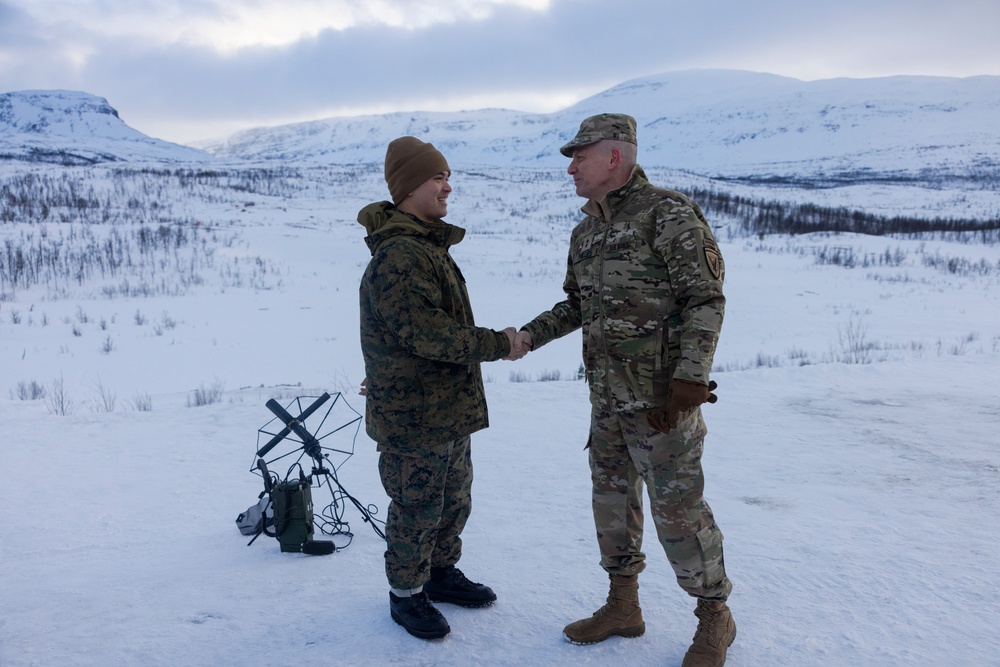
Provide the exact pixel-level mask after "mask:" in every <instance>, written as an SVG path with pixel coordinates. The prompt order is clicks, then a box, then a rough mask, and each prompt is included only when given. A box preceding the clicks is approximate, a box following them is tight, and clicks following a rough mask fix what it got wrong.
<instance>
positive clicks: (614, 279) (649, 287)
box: [523, 166, 725, 411]
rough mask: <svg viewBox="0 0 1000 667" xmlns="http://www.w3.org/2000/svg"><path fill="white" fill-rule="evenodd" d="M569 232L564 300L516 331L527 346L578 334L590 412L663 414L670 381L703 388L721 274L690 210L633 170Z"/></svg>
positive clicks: (711, 241) (717, 256)
mask: <svg viewBox="0 0 1000 667" xmlns="http://www.w3.org/2000/svg"><path fill="white" fill-rule="evenodd" d="M583 212H584V213H586V214H587V217H586V218H584V219H583V220H582V221H581V222H580V223H579V224H578V225H577V226H576V228H575V229H574V230H573V234H572V236H571V238H570V248H569V259H568V262H567V268H566V280H565V281H564V283H563V290H564V291H565V292H566V300H565V301H562V302H560V303H558V304H556V305H555V306H554V307H553V308H552V309H551V310H549V311H547V312H544V313H542V314H541V315H539V316H538V317H536V318H535V319H534V320H532V321H531V322H530V323H528V324H526V325H525V326H524V327H523V328H524V329H527V330H528V331H529V332H530V333H531V337H532V340H533V342H534V346H535V348H536V349H537V348H538V347H540V346H542V345H544V344H545V343H547V342H549V341H551V340H553V339H555V338H559V337H560V336H564V335H566V334H567V333H569V332H571V331H573V330H574V329H576V328H578V327H582V329H583V359H584V367H585V368H586V371H587V381H588V383H589V385H590V396H591V402H592V404H593V405H594V406H595V407H597V408H599V409H608V410H615V411H632V410H644V409H649V408H653V407H657V406H660V405H663V404H664V403H665V401H666V395H667V388H668V385H669V383H670V381H671V379H679V380H688V381H690V382H698V383H701V384H708V380H709V372H710V370H711V368H712V358H713V356H714V354H715V346H716V343H717V341H718V337H719V331H720V329H721V327H722V318H723V313H724V309H725V297H724V296H723V294H722V283H723V280H724V278H725V265H724V264H723V261H722V255H721V253H720V252H719V246H718V245H717V244H716V242H715V237H714V236H713V235H712V230H711V228H710V227H709V225H708V222H707V221H706V220H705V216H704V214H702V212H701V209H700V208H699V207H698V205H697V204H695V203H694V202H692V201H691V200H690V199H688V198H687V197H686V196H685V195H683V194H681V193H679V192H675V191H673V190H665V189H662V188H657V187H654V186H653V185H651V184H650V183H649V181H648V180H646V175H645V173H644V172H643V171H642V168H641V167H638V166H637V167H635V169H634V170H633V172H632V175H631V178H630V179H629V181H628V182H627V183H626V184H625V185H623V186H622V187H620V188H618V189H617V190H613V191H611V192H609V193H608V195H607V196H606V197H605V199H604V200H603V201H602V202H599V203H598V202H595V201H589V202H588V203H587V205H586V206H584V207H583Z"/></svg>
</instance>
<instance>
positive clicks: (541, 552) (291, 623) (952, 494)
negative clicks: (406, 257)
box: [0, 172, 1000, 667]
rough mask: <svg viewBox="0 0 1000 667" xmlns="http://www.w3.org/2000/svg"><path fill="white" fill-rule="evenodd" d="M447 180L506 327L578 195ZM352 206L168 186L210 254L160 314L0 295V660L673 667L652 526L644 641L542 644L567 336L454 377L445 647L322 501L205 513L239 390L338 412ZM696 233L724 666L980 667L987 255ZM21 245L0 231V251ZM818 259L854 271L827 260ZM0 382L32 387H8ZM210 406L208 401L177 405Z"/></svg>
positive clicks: (884, 243) (569, 557)
mask: <svg viewBox="0 0 1000 667" xmlns="http://www.w3.org/2000/svg"><path fill="white" fill-rule="evenodd" d="M556 173H557V174H558V172H556ZM484 174H485V175H484ZM536 176H537V175H536ZM452 183H453V185H454V186H455V196H454V201H453V203H452V207H451V211H452V214H451V215H450V216H449V220H451V221H452V222H454V223H456V224H462V225H465V226H468V227H469V229H470V234H469V236H468V237H467V238H466V240H465V241H464V242H463V243H462V244H461V245H459V246H457V247H456V248H455V250H454V255H455V257H456V259H457V260H458V262H459V264H460V265H461V266H462V269H463V272H464V273H465V276H466V278H467V280H468V283H469V290H470V293H471V296H472V300H473V305H474V307H475V310H476V315H477V320H478V322H479V323H480V324H482V325H485V326H493V327H495V328H502V327H503V326H506V325H520V324H522V323H523V322H525V321H527V320H528V319H530V318H531V317H533V316H534V315H535V314H537V312H539V311H540V310H541V309H543V308H546V307H549V306H551V305H552V304H553V303H554V302H555V301H556V300H558V299H559V298H560V297H561V290H560V284H561V280H562V274H563V270H564V269H563V267H564V263H565V257H564V253H565V246H566V241H567V239H568V234H569V229H570V226H571V225H572V218H573V214H572V211H573V210H574V209H575V207H576V204H577V203H578V202H576V201H575V200H574V198H573V197H572V193H571V192H570V188H569V187H568V183H566V182H561V181H560V180H559V176H558V175H557V176H554V177H552V178H551V180H545V179H540V178H537V177H534V178H532V179H527V180H524V181H520V180H518V177H517V175H516V174H514V175H512V176H511V177H510V178H509V179H508V180H507V181H500V182H499V187H498V181H497V179H496V178H495V174H494V175H493V176H492V177H491V176H490V174H488V173H486V172H483V174H480V175H478V176H469V177H467V178H465V179H463V176H462V174H461V173H457V174H456V175H455V177H454V178H453V179H452ZM383 187H384V185H383V184H382V183H381V180H380V176H379V174H377V173H370V174H368V175H366V176H363V177H362V178H360V179H359V180H355V181H348V180H346V179H345V180H344V181H343V182H342V183H339V184H330V183H327V184H325V185H323V186H322V187H321V186H320V185H315V186H310V187H309V188H304V189H302V190H298V191H297V192H296V194H295V196H291V197H286V198H283V197H265V196H259V195H254V194H251V193H241V192H234V191H227V192H225V193H222V194H220V195H219V196H218V197H215V198H209V199H206V200H205V201H204V202H203V203H202V204H201V205H200V206H199V205H195V204H192V203H186V204H185V203H184V196H183V195H182V194H181V193H176V197H172V198H171V200H172V201H176V202H178V203H177V204H176V206H178V207H180V209H183V207H185V206H189V207H191V213H190V214H191V216H192V217H195V216H196V217H197V227H198V230H197V231H196V230H194V229H192V230H189V231H191V232H192V233H197V234H198V235H200V236H198V238H199V239H204V240H205V242H206V243H207V244H208V246H209V247H214V248H215V250H214V254H212V255H211V259H209V253H208V252H207V251H206V252H205V253H203V254H202V255H200V256H199V257H200V261H202V262H203V264H202V265H201V266H202V268H201V269H199V270H194V269H190V268H189V269H187V270H185V271H179V272H177V273H176V274H169V273H167V274H165V275H167V276H170V275H172V276H173V278H164V279H170V280H176V281H180V280H181V279H182V278H184V279H185V280H188V279H190V277H191V276H192V275H195V274H197V275H198V280H196V281H194V282H193V283H190V281H188V282H189V283H190V284H187V285H186V287H185V288H184V289H183V290H179V291H178V292H177V293H176V294H175V295H170V294H166V293H162V294H154V295H152V296H147V297H123V296H120V295H116V296H114V297H113V298H109V297H107V296H104V294H107V293H108V292H103V293H102V290H101V289H100V285H101V284H105V285H111V284H117V283H119V282H120V277H117V278H115V279H111V278H108V279H107V280H106V281H104V282H103V283H102V282H101V281H98V280H94V281H91V282H86V281H85V282H84V283H83V284H82V285H81V284H74V283H71V284H69V285H60V286H57V287H58V289H55V290H53V289H52V286H51V285H50V286H46V285H39V286H36V287H34V288H31V289H26V290H15V291H13V292H12V293H9V294H8V296H7V297H6V300H4V301H2V302H0V373H2V377H0V424H2V425H3V429H4V442H3V444H2V445H0V461H2V465H3V471H4V473H5V475H4V477H5V481H4V483H3V484H0V506H2V507H3V508H4V510H5V520H4V522H3V523H4V525H5V527H6V531H5V537H4V539H2V540H0V563H2V568H3V569H2V575H0V665H3V666H4V667H24V666H28V665H37V666H44V667H48V666H50V665H60V666H61V667H66V666H71V665H87V666H89V665H143V666H146V665H170V666H173V665H192V666H201V665H205V666H210V665H211V666H215V665H260V666H265V665H274V664H298V663H305V662H308V663H316V662H319V663H320V664H337V665H372V666H377V665H394V664H395V665H404V664H405V665H454V666H465V665H475V664H481V665H564V664H591V665H607V664H614V663H624V664H629V665H664V664H665V665H679V664H680V661H681V658H682V656H683V654H684V651H685V650H686V648H687V646H688V643H689V641H690V639H691V636H692V635H693V633H694V629H695V625H696V619H695V617H694V616H693V614H692V613H691V612H692V610H693V604H692V601H691V600H690V599H688V598H687V597H686V596H685V595H684V594H683V593H682V592H681V591H680V589H679V588H678V587H677V586H676V584H675V583H674V581H673V577H672V574H671V572H670V570H669V567H668V565H667V563H666V559H665V557H664V556H663V554H662V551H661V550H660V549H659V548H658V547H657V546H656V543H655V538H652V537H651V538H650V539H649V540H648V541H647V549H646V550H647V554H648V560H649V567H648V568H647V570H646V572H645V573H644V574H643V575H642V576H641V579H640V582H641V583H640V586H641V590H640V595H641V600H642V604H643V610H644V615H645V618H646V623H647V632H646V634H645V635H644V636H643V637H641V638H637V639H620V638H615V639H611V640H608V641H606V642H604V643H602V644H599V645H595V646H589V647H579V646H574V645H570V644H568V643H566V642H565V641H564V639H563V638H562V635H561V629H562V627H563V626H564V625H565V624H566V623H568V622H570V621H572V620H575V619H577V618H579V617H581V616H583V615H589V614H590V613H592V612H593V611H594V610H595V609H596V608H597V607H598V606H599V605H600V604H601V603H602V602H603V597H604V595H605V594H606V592H607V579H606V576H605V575H604V574H603V572H602V571H601V570H600V568H599V566H598V554H597V548H596V542H595V539H594V534H593V533H594V529H593V525H592V520H591V514H590V498H589V474H588V470H587V461H586V454H585V452H584V450H583V445H584V442H585V440H586V429H587V424H588V402H587V392H586V387H585V385H584V384H583V383H582V382H579V381H577V380H576V379H575V376H576V371H577V368H578V366H579V362H580V356H579V354H580V353H579V339H578V336H577V335H575V334H574V335H571V336H568V337H566V338H565V339H563V340H561V341H557V342H555V343H553V344H551V345H549V346H546V347H545V348H543V349H541V350H539V351H537V352H534V353H532V354H530V355H529V356H528V357H527V358H526V359H524V360H523V361H520V362H495V363H492V364H487V365H485V366H484V374H485V376H486V377H487V393H488V398H489V405H490V415H491V422H492V426H491V427H490V428H489V429H488V430H486V431H484V432H482V433H479V434H476V435H475V436H474V438H473V443H474V444H473V447H474V461H475V465H476V484H475V487H474V500H475V509H474V511H473V515H472V519H471V521H470V524H469V526H468V528H467V530H466V533H465V535H464V538H465V551H464V556H463V559H462V561H461V567H462V568H463V569H464V570H465V571H466V572H467V573H468V574H469V575H470V577H472V578H473V579H476V580H479V581H483V582H485V583H488V584H490V585H491V586H492V587H493V588H494V589H495V590H496V592H497V594H498V597H499V600H498V602H497V603H496V604H495V605H494V606H493V607H490V608H487V609H478V610H467V609H461V608H455V607H450V606H447V605H442V610H443V611H444V613H445V614H446V616H447V617H448V619H449V621H450V623H451V626H452V633H451V634H450V635H449V636H448V637H447V638H446V639H444V640H442V641H437V642H423V641H420V640H417V639H415V638H413V637H410V636H409V635H408V634H406V633H405V632H404V631H403V630H402V629H401V628H400V627H399V626H397V625H396V624H395V623H393V622H392V620H391V619H390V618H389V614H388V600H387V588H386V582H385V577H384V573H383V567H382V551H383V545H382V543H381V541H380V539H379V538H378V537H377V535H376V534H375V533H374V531H372V530H371V529H370V527H369V526H367V525H365V524H364V522H363V521H362V519H361V515H360V513H358V512H357V510H356V509H354V508H353V507H348V508H347V509H346V511H345V518H346V519H347V520H348V521H349V522H350V524H351V529H352V531H353V533H354V538H353V541H352V543H351V544H350V545H349V546H348V547H347V548H345V549H343V550H341V551H338V552H337V553H335V554H333V555H330V556H316V557H310V556H304V555H300V554H286V553H281V552H280V551H279V548H278V544H277V542H276V541H274V540H273V539H265V538H261V539H258V540H257V541H256V542H255V543H254V544H253V545H251V546H249V547H248V546H246V542H247V539H248V538H246V537H244V536H242V535H240V534H239V532H238V531H237V529H236V525H235V523H234V519H235V517H236V515H237V514H238V513H239V512H240V511H242V510H243V509H245V508H246V507H247V506H248V505H250V504H251V503H252V502H254V501H255V500H256V497H257V494H258V492H259V491H260V489H261V486H260V479H259V477H257V476H255V475H253V474H251V472H250V471H249V470H250V468H251V466H252V464H253V462H254V452H255V451H256V449H257V448H258V446H259V439H258V437H259V436H258V429H259V428H261V427H263V426H265V424H267V423H268V422H269V421H270V420H271V418H272V415H271V413H270V412H269V411H268V410H267V408H265V406H264V404H265V402H266V401H267V400H268V399H269V398H276V399H278V400H279V402H281V403H282V404H289V403H290V402H292V401H293V399H294V398H295V397H296V396H300V395H301V396H315V395H317V394H319V393H321V392H323V391H330V392H343V394H342V396H341V398H340V400H341V401H343V402H344V403H346V404H347V405H349V406H350V408H353V410H357V411H358V412H363V408H364V404H363V400H364V399H363V398H361V397H359V396H357V394H356V389H357V385H358V383H359V382H360V380H361V378H362V376H363V365H362V361H361V357H360V351H359V345H358V340H357V339H358V336H357V282H358V278H359V276H360V274H361V272H362V270H363V268H364V265H365V264H366V262H367V257H368V252H367V250H366V248H365V246H364V243H363V240H362V236H363V230H362V229H361V227H360V226H358V225H357V224H356V223H355V222H354V216H355V213H356V211H357V210H358V208H360V206H361V205H363V204H364V203H366V202H367V201H369V200H373V199H377V198H381V197H383V196H384V190H383V189H382V188H383ZM956 196H960V193H956ZM892 197H893V195H892V194H889V195H885V196H881V197H880V198H879V206H883V207H886V208H891V206H892V201H893V200H892ZM896 201H898V202H899V206H900V207H902V206H905V205H906V204H905V203H904V202H905V201H908V197H903V196H900V197H899V198H898V199H897V200H896ZM251 202H252V205H249V204H250V203H251ZM501 204H502V205H503V206H505V207H506V208H504V209H503V210H499V209H498V207H499V206H500V205H501ZM176 213H177V215H179V216H183V215H186V213H185V212H184V210H179V211H176ZM714 222H717V223H718V224H719V225H720V234H719V236H720V240H721V241H722V243H721V246H722V250H723V253H724V255H725V259H726V262H727V296H728V298H729V303H728V310H727V318H726V323H725V326H724V330H723V335H722V341H721V344H720V348H719V351H718V354H717V357H716V366H717V372H716V373H715V376H714V378H715V379H716V380H717V381H718V383H719V385H720V387H719V390H718V392H717V393H718V395H719V403H718V404H716V405H713V406H709V407H707V408H706V415H707V416H706V419H707V422H708V425H709V429H710V434H709V437H708V443H707V448H706V454H705V460H704V463H705V467H706V472H707V484H708V486H707V497H708V499H709V502H710V503H711V504H712V507H713V509H714V511H715V513H716V516H717V518H718V520H719V523H720V525H721V527H722V529H723V532H724V533H725V536H726V556H727V559H726V560H727V568H728V570H729V573H730V575H731V577H732V579H733V581H734V584H735V589H734V593H733V596H732V598H731V605H732V608H733V610H734V614H735V615H736V621H737V623H738V625H739V636H738V638H737V641H736V643H735V644H734V645H733V647H732V649H731V651H730V657H729V661H728V663H727V664H728V665H732V666H734V667H736V666H739V665H745V666H752V667H759V666H760V665H782V666H785V665H787V666H796V667H799V666H810V667H811V666H814V665H815V666H819V665H822V666H824V667H825V666H841V665H843V666H845V667H846V666H851V667H855V666H859V665H860V666H865V665H871V666H878V667H884V666H900V667H911V666H918V667H919V666H924V665H943V664H947V665H976V666H979V665H1000V638H998V636H997V633H996V631H995V627H994V626H995V623H996V621H997V619H998V618H1000V602H998V600H997V596H996V591H995V589H996V582H997V581H1000V559H998V558H997V557H996V555H997V553H1000V519H998V517H1000V436H998V435H997V434H998V433H1000V391H998V389H997V382H996V377H997V375H998V373H1000V307H998V306H1000V304H998V303H997V301H998V298H1000V290H998V283H1000V248H998V247H997V246H982V245H969V244H958V243H947V242H943V241H935V240H931V241H909V240H907V241H903V240H894V239H887V238H872V237H862V236H851V235H841V236H829V235H808V236H800V237H795V238H788V237H766V238H764V239H758V238H756V237H754V238H752V239H746V238H730V239H727V235H726V234H725V233H724V230H725V225H726V224H728V223H727V221H720V220H716V221H714ZM46 228H47V232H46V233H47V234H48V235H49V236H50V237H52V236H53V235H56V234H58V233H59V232H60V231H63V227H61V226H60V225H58V224H55V223H49V224H48V225H47V226H46ZM31 229H33V230H34V232H35V233H36V234H38V233H39V232H38V227H37V226H35V227H33V228H31ZM26 231H30V230H29V228H27V227H25V226H21V225H13V224H9V225H3V226H0V235H2V237H0V240H4V239H17V238H19V236H18V235H19V234H21V233H22V232H26ZM104 231H106V230H101V229H97V230H96V233H99V234H100V233H104ZM213 239H214V240H213ZM36 240H37V236H36ZM213 243H214V244H215V245H214V246H213V245H212V244H213ZM190 252H192V251H191V248H190V247H188V246H185V248H184V249H182V250H181V251H180V253H179V254H180V256H181V257H188V254H187V253H190ZM848 255H850V256H853V257H854V258H855V261H856V266H855V267H854V268H846V267H845V266H844V265H843V264H836V263H831V262H829V261H828V260H829V258H830V257H832V256H838V257H841V258H844V257H847V256H848ZM817 257H819V258H827V259H826V260H822V261H818V260H817ZM880 258H888V259H882V260H880ZM963 262H964V263H963ZM252 267H257V269H258V273H253V271H252V270H251V268H252ZM968 267H978V268H974V269H971V270H970V269H969V268H968ZM234 271H243V272H245V275H244V276H243V277H242V278H234V276H233V272H234ZM251 274H252V275H251ZM850 361H853V362H856V363H846V362H850ZM556 373H558V375H559V377H560V378H561V379H560V380H558V381H541V378H543V377H546V378H551V377H553V376H554V375H555V374H556ZM56 380H61V382H62V386H63V389H64V391H65V397H66V398H67V399H68V400H69V401H70V402H71V405H70V406H69V407H70V409H69V410H67V412H68V414H65V415H58V414H53V409H52V408H53V401H52V398H53V392H52V389H53V386H54V384H55V382H56ZM31 386H42V387H44V388H46V389H47V396H46V398H42V399H37V400H22V397H21V396H20V395H19V394H21V393H22V391H24V390H27V388H30V387H31ZM216 390H218V391H219V392H220V393H221V401H219V402H216V403H211V404H208V405H202V406H198V407H193V405H194V404H195V403H198V402H200V401H199V400H198V397H199V395H200V394H209V395H211V394H213V393H214V392H215V391H216ZM142 404H145V405H146V407H150V408H151V409H150V410H140V409H136V408H137V406H139V405H142ZM354 433H355V431H354V427H351V428H348V429H345V430H344V431H343V432H341V433H340V434H338V435H337V436H336V437H337V438H340V439H342V440H341V442H342V444H343V446H344V447H346V448H351V447H353V451H354V455H353V457H351V458H350V459H348V460H347V461H346V462H345V463H344V464H343V465H342V466H341V468H340V472H339V479H340V481H341V483H342V484H343V485H344V487H345V488H346V489H347V490H348V491H349V492H350V493H351V494H353V495H354V496H355V497H357V498H358V499H359V500H360V501H361V502H362V503H364V504H366V505H367V504H372V505H375V506H377V507H378V514H376V517H384V513H385V506H386V497H385V495H384V493H383V492H382V489H381V486H380V484H379V481H378V477H377V472H376V460H377V455H376V453H375V451H374V446H373V443H371V442H370V441H369V440H368V439H367V438H366V436H365V435H364V431H363V429H362V430H361V432H360V433H359V434H357V437H356V441H355V440H354ZM323 492H324V493H325V491H323ZM328 502H329V498H328V497H324V496H322V495H320V494H319V493H317V498H316V505H317V507H318V508H319V507H322V505H324V504H325V503H328Z"/></svg>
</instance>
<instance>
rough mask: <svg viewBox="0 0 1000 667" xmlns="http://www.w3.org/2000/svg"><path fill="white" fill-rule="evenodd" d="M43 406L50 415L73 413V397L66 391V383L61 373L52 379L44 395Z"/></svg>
mask: <svg viewBox="0 0 1000 667" xmlns="http://www.w3.org/2000/svg"><path fill="white" fill-rule="evenodd" d="M45 407H46V408H48V411H49V414H50V415H60V416H66V415H70V414H73V399H72V398H70V396H69V392H67V391H66V383H65V382H64V381H63V377H62V375H60V376H59V377H57V378H56V379H54V380H53V381H52V384H51V385H50V386H49V391H48V393H47V394H46V396H45Z"/></svg>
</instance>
